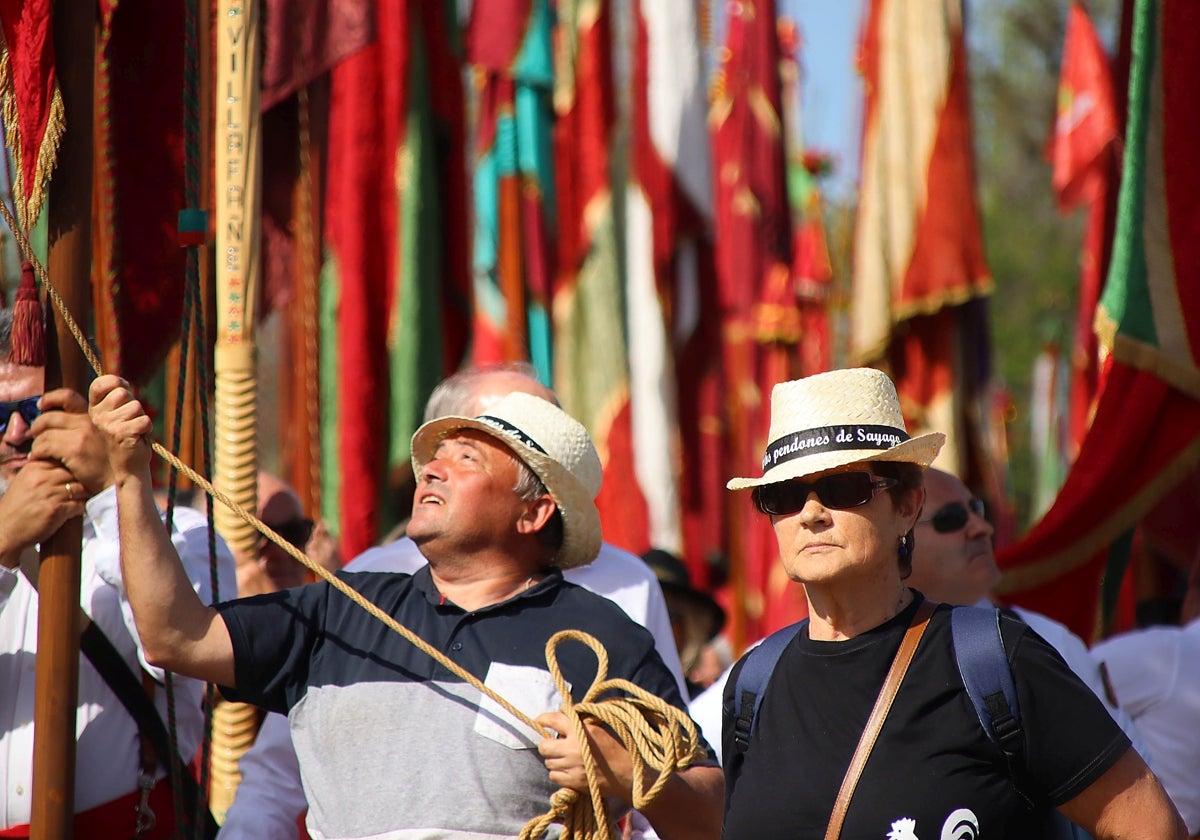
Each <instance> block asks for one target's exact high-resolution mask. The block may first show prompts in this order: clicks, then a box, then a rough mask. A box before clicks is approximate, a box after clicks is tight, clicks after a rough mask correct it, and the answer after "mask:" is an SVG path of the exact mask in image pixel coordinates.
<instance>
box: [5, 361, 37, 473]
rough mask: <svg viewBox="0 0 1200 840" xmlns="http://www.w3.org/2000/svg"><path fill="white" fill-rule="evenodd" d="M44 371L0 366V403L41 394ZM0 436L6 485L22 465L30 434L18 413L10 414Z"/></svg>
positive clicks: (23, 464) (21, 366) (8, 365)
mask: <svg viewBox="0 0 1200 840" xmlns="http://www.w3.org/2000/svg"><path fill="white" fill-rule="evenodd" d="M44 383H45V371H44V370H43V369H42V368H40V367H26V366H25V365H14V364H12V363H10V362H2V363H0V402H15V401H17V400H23V399H25V398H26V397H32V396H36V395H38V394H41V393H42V390H43V387H44ZM5 419H6V420H8V427H7V428H6V429H5V430H4V435H3V436H2V437H0V480H3V482H4V483H5V484H6V485H7V483H8V482H9V481H12V479H13V477H14V476H16V474H17V473H18V472H20V471H21V467H23V466H25V460H26V457H27V456H28V455H29V447H30V446H31V445H32V443H33V432H32V431H31V430H30V426H29V424H28V423H26V422H25V420H24V418H22V417H21V415H20V414H18V413H16V412H13V413H12V414H11V415H10V416H9V417H7V418H5Z"/></svg>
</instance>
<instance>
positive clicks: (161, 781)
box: [0, 309, 235, 840]
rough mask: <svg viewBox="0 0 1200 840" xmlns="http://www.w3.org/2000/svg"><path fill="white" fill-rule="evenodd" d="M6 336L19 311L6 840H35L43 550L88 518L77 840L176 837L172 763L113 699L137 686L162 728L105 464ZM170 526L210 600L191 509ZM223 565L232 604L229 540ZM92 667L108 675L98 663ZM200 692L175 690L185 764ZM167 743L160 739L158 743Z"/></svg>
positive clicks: (1, 828)
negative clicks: (127, 589) (125, 578)
mask: <svg viewBox="0 0 1200 840" xmlns="http://www.w3.org/2000/svg"><path fill="white" fill-rule="evenodd" d="M11 332H12V310H11V309H6V310H0V837H28V836H29V820H30V815H31V809H32V804H33V799H32V775H33V741H34V731H33V703H34V696H33V695H34V674H35V670H34V669H35V661H36V657H37V635H38V593H37V572H38V563H39V560H38V554H37V547H38V545H39V544H40V543H42V542H43V541H45V540H46V539H48V538H49V537H50V536H51V535H52V534H54V533H55V532H56V531H57V530H58V529H59V528H60V527H61V526H62V525H63V523H65V522H66V521H67V520H68V519H70V518H72V517H76V516H82V517H83V545H82V552H81V556H80V562H81V570H80V578H81V584H80V604H81V606H82V608H83V611H84V612H85V613H87V616H88V618H89V619H90V621H86V622H84V621H81V622H80V624H81V630H82V631H83V635H82V637H81V642H80V646H81V650H82V651H83V655H81V656H80V660H79V699H78V710H77V714H76V721H77V723H76V726H77V729H76V735H77V738H78V743H77V745H76V762H75V763H76V774H75V803H74V811H75V826H74V829H75V830H74V834H75V836H76V837H79V838H85V837H86V838H97V840H105V838H114V839H116V838H119V840H128V838H130V837H140V838H143V840H153V838H160V837H161V838H165V837H171V836H174V833H175V818H174V816H173V807H172V792H171V786H170V784H169V781H168V780H167V779H166V778H165V774H166V771H165V770H164V769H163V768H164V766H165V761H166V760H167V759H166V756H162V755H159V753H158V751H157V749H156V747H155V746H154V738H153V737H152V736H151V735H150V734H149V733H147V732H146V729H147V728H149V727H148V726H146V725H143V726H139V723H138V722H136V721H135V719H134V717H133V716H132V714H131V713H130V712H129V711H127V710H126V708H124V707H123V706H122V703H121V701H120V700H118V699H117V695H116V694H115V693H114V691H113V689H112V688H111V687H110V682H111V681H112V680H115V679H126V680H128V681H132V685H131V686H130V687H132V688H133V690H134V693H135V694H136V693H137V692H142V695H143V696H144V697H145V700H146V704H145V706H144V708H143V712H145V714H146V715H147V716H148V717H147V718H146V720H145V721H144V722H143V723H144V724H149V723H150V720H149V716H152V715H153V714H154V713H153V711H152V710H153V709H154V708H157V712H158V715H159V716H160V718H161V720H162V721H166V719H167V718H166V708H167V706H166V693H165V690H164V688H163V686H162V685H161V681H162V679H163V672H162V671H161V670H159V669H151V668H149V667H147V666H146V665H145V664H144V660H143V658H142V652H141V651H142V647H141V643H140V641H139V639H138V637H137V634H136V631H135V629H134V626H133V620H132V615H131V614H130V613H129V611H128V604H127V603H126V602H125V600H124V589H123V587H122V585H121V578H120V566H119V563H118V542H117V513H116V493H115V491H114V489H113V486H112V484H113V481H112V475H111V473H110V470H109V466H108V453H107V451H106V449H105V447H104V443H103V442H102V441H101V439H100V437H99V434H98V433H97V431H96V429H95V427H94V426H93V425H92V422H91V420H90V419H89V418H88V414H87V401H86V400H85V399H84V398H83V396H82V395H80V394H77V393H76V392H74V391H71V390H69V389H66V388H59V389H55V390H52V391H49V392H47V393H45V394H43V393H42V392H43V389H44V387H45V386H44V370H43V369H42V368H40V367H31V366H26V365H17V364H13V363H12V362H11V361H10V360H9V350H10V336H11ZM174 521H175V533H174V534H173V535H172V539H173V541H174V543H175V546H176V548H177V549H178V550H179V553H180V555H181V556H182V557H183V558H184V562H185V565H186V568H187V571H188V576H189V578H190V580H191V581H192V585H193V586H194V587H195V589H196V591H197V592H199V593H200V595H201V597H202V598H204V599H205V600H206V601H211V598H212V594H211V591H210V586H209V581H210V580H211V573H210V572H209V562H208V533H207V527H206V522H205V520H204V518H203V517H201V516H199V515H198V514H197V513H196V512H195V511H193V510H189V509H177V510H176V511H175V520H174ZM218 539H219V538H218ZM218 553H219V557H220V566H219V572H220V575H219V581H220V582H219V587H220V594H221V595H222V596H223V597H232V596H233V595H234V594H235V586H234V583H235V581H234V568H233V558H232V557H231V555H230V554H229V553H228V550H227V549H226V548H225V544H224V542H219V543H218ZM93 656H96V657H98V658H97V660H95V661H101V662H102V663H103V664H100V665H96V664H93V662H94V660H93V658H92V657H93ZM104 657H107V658H104ZM122 668H123V669H125V671H124V672H123V673H120V669H122ZM144 676H145V679H144V678H143V677H144ZM202 690H203V684H202V683H199V682H197V681H195V680H189V679H180V678H177V679H176V680H175V683H174V691H175V706H176V712H177V727H176V731H177V736H178V743H179V748H180V750H181V751H182V756H183V760H184V761H187V760H188V759H190V758H191V756H192V755H194V754H195V752H196V749H197V747H198V746H199V743H200V738H201V735H202V733H203V725H204V718H203V713H202V710H201V706H200V698H201V692H202ZM151 702H153V704H154V705H153V706H151V705H150V703H151ZM163 732H164V729H163V728H162V727H160V728H159V729H158V734H162V733H163ZM165 740H166V739H164V743H165ZM151 814H152V815H153V816H151ZM138 825H141V826H143V828H144V830H143V831H140V832H139V831H138V830H137V826H138Z"/></svg>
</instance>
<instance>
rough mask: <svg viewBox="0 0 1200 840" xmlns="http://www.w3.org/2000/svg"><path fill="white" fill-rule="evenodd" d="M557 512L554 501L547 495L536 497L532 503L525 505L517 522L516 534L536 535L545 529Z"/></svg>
mask: <svg viewBox="0 0 1200 840" xmlns="http://www.w3.org/2000/svg"><path fill="white" fill-rule="evenodd" d="M557 510H558V505H557V504H556V503H555V501H554V499H552V498H551V497H550V494H549V493H547V494H545V495H542V496H538V497H537V498H536V499H534V500H533V501H532V502H526V503H525V512H524V513H522V514H521V517H520V518H519V519H518V520H517V532H518V533H520V534H536V533H537V532H538V531H540V530H542V528H544V527H546V523H548V522H549V521H550V520H551V518H553V516H554V513H555V511H557Z"/></svg>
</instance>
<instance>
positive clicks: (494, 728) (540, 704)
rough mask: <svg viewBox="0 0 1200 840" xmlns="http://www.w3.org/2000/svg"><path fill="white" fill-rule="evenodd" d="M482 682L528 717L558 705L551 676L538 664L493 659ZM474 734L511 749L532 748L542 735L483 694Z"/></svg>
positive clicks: (552, 709) (553, 709)
mask: <svg viewBox="0 0 1200 840" xmlns="http://www.w3.org/2000/svg"><path fill="white" fill-rule="evenodd" d="M483 682H484V685H486V686H487V687H488V688H490V689H491V690H492V691H494V692H496V694H498V695H500V696H501V697H503V698H504V699H505V700H507V701H508V702H509V703H511V704H512V705H513V706H515V707H516V708H518V709H520V710H521V711H522V712H524V713H525V714H526V715H528V716H529V717H531V718H536V717H537V716H538V715H540V714H542V713H544V712H556V711H558V710H559V709H560V708H561V707H562V703H563V700H562V696H561V695H560V694H559V693H558V689H556V688H555V687H554V678H553V677H552V676H550V672H549V671H546V670H543V669H541V668H533V667H530V666H528V665H505V664H503V663H501V662H493V663H492V664H491V667H489V668H488V673H487V679H485V680H484V681H483ZM568 689H569V686H568ZM475 734H477V735H482V736H483V737H484V738H488V739H490V740H492V741H495V742H496V743H498V744H503V745H504V746H506V747H508V748H509V749H513V750H531V749H536V748H537V745H538V742H539V741H541V739H542V736H541V735H539V734H538V733H537V731H535V730H534V729H531V728H530V727H529V726H526V725H525V724H524V723H522V722H521V721H520V720H518V719H517V718H516V717H514V716H513V715H512V714H510V713H509V712H508V711H507V710H506V709H504V708H502V707H501V706H500V704H499V703H497V702H496V701H495V700H493V699H492V698H490V697H488V696H486V695H484V696H483V697H482V698H481V699H480V702H479V711H478V712H477V713H476V715H475Z"/></svg>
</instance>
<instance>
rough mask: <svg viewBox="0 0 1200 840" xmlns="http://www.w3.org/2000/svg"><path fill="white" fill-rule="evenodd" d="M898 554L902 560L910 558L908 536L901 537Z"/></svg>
mask: <svg viewBox="0 0 1200 840" xmlns="http://www.w3.org/2000/svg"><path fill="white" fill-rule="evenodd" d="M898 552H899V554H900V556H901V557H902V558H903V557H907V556H908V537H907V536H902V537H900V547H899V549H898Z"/></svg>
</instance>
